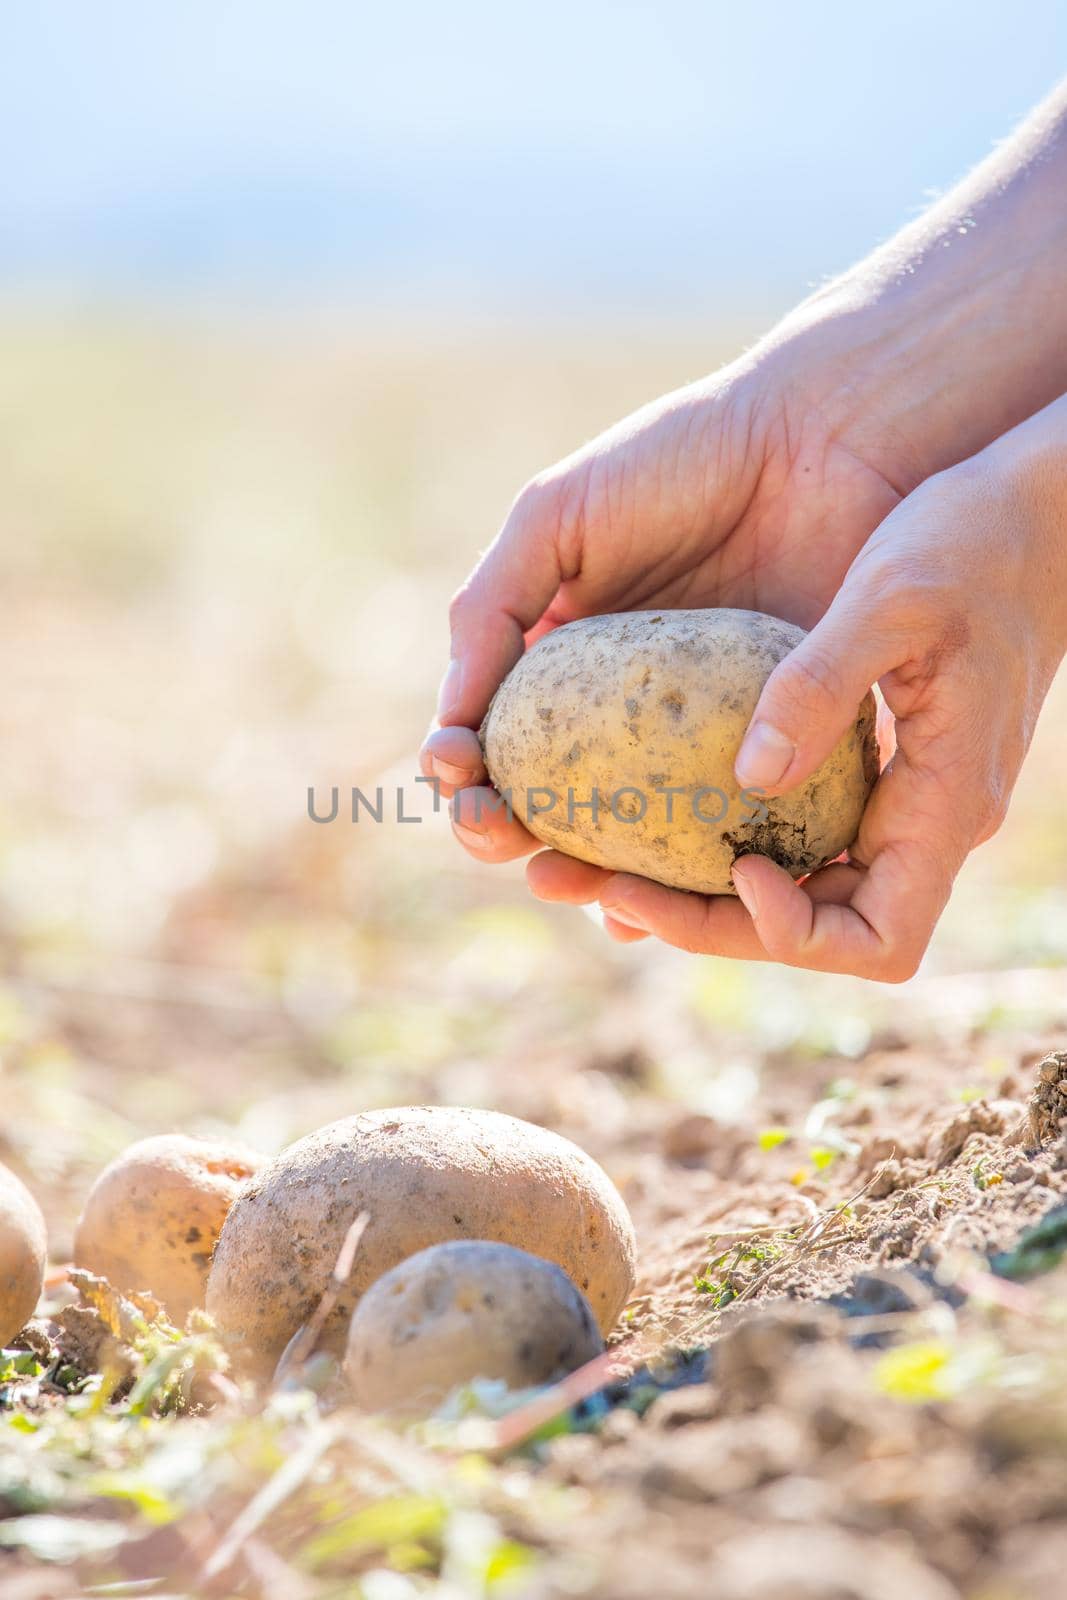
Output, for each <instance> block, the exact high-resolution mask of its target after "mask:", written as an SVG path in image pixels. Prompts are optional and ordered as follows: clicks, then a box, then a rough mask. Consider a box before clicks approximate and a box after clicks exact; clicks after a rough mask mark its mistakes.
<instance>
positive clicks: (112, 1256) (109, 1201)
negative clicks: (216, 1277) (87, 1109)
mask: <svg viewBox="0 0 1067 1600" xmlns="http://www.w3.org/2000/svg"><path fill="white" fill-rule="evenodd" d="M262 1160H263V1158H262V1157H261V1156H259V1155H257V1154H256V1152H255V1151H253V1150H248V1149H246V1148H245V1147H244V1146H243V1145H240V1144H236V1143H234V1144H231V1143H229V1142H228V1141H223V1140H214V1139H193V1138H189V1137H187V1136H186V1135H185V1134H180V1133H164V1134H158V1135H157V1136H156V1137H154V1138H151V1139H141V1140H139V1141H138V1142H137V1143H136V1144H131V1145H130V1147H129V1149H127V1150H124V1151H123V1152H122V1154H121V1155H120V1156H117V1157H116V1159H115V1160H114V1161H112V1163H111V1165H110V1166H108V1167H105V1168H104V1171H103V1172H102V1173H101V1174H100V1176H99V1178H97V1180H96V1182H95V1183H94V1184H93V1187H92V1189H91V1190H90V1191H89V1196H88V1198H87V1200H86V1202H85V1208H84V1210H83V1211H82V1214H81V1217H80V1219H79V1221H78V1228H77V1232H76V1233H75V1236H74V1261H75V1264H76V1265H77V1266H79V1267H87V1268H88V1269H89V1271H90V1272H95V1273H97V1274H98V1275H99V1276H101V1277H104V1278H107V1279H108V1280H109V1281H110V1282H111V1283H112V1284H114V1286H115V1287H116V1288H117V1289H124V1290H127V1291H132V1290H138V1289H142V1290H147V1291H148V1292H149V1293H150V1294H152V1295H154V1296H155V1298H156V1299H157V1300H160V1301H161V1302H162V1303H163V1305H164V1306H165V1307H166V1310H167V1313H168V1315H169V1316H170V1318H171V1319H172V1321H174V1322H177V1323H181V1322H183V1321H184V1320H185V1318H186V1316H187V1315H188V1313H189V1312H190V1311H191V1310H192V1309H193V1308H194V1307H195V1306H202V1305H203V1304H204V1290H205V1286H206V1284H207V1274H208V1267H209V1265H210V1262H211V1252H212V1250H213V1249H214V1247H215V1240H216V1239H217V1238H218V1236H219V1231H220V1229H221V1228H222V1224H223V1222H224V1221H225V1218H226V1213H227V1212H228V1211H229V1209H230V1206H231V1205H232V1204H233V1201H234V1198H235V1197H236V1195H237V1194H238V1193H239V1191H240V1189H241V1186H242V1184H243V1183H244V1182H245V1181H246V1179H248V1178H250V1177H251V1175H252V1174H253V1173H254V1172H255V1171H256V1169H257V1167H258V1166H259V1165H260V1163H261V1161H262Z"/></svg>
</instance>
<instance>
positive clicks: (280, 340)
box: [0, 0, 1067, 1259]
mask: <svg viewBox="0 0 1067 1600" xmlns="http://www.w3.org/2000/svg"><path fill="white" fill-rule="evenodd" d="M7 33H8V35H9V38H8V47H7V52H6V53H7V58H8V59H7V63H6V66H5V68H4V72H5V77H6V78H7V79H8V82H7V85H6V89H5V97H4V106H3V109H2V110H0V123H2V124H4V125H5V127H6V131H7V133H8V135H9V137H7V138H6V139H5V144H6V146H7V148H8V151H9V166H10V167H11V169H12V170H11V171H10V172H9V174H8V176H9V177H10V192H9V197H8V198H9V203H8V204H7V205H6V206H5V214H4V217H3V220H2V223H0V526H2V528H3V533H4V537H3V540H2V547H0V576H2V580H3V592H4V595H5V598H6V606H5V611H4V626H3V627H2V629H0V667H2V682H3V693H2V695H0V740H2V749H3V779H2V791H0V940H2V944H3V974H4V975H3V982H2V987H0V1043H2V1056H0V1072H2V1080H0V1081H2V1083H3V1087H4V1091H5V1118H4V1126H3V1129H2V1132H0V1155H2V1156H3V1158H4V1159H5V1160H10V1161H11V1163H12V1165H14V1166H16V1167H18V1168H19V1169H20V1170H21V1171H23V1172H24V1173H28V1174H30V1175H31V1176H32V1181H33V1187H34V1188H35V1190H36V1192H37V1193H38V1196H39V1198H40V1199H41V1201H42V1203H43V1204H44V1206H45V1209H46V1210H47V1211H48V1212H49V1215H50V1221H51V1223H52V1226H53V1245H54V1253H55V1255H56V1256H57V1258H59V1259H62V1258H63V1256H64V1254H65V1252H66V1250H67V1248H68V1246H69V1239H70V1228H71V1224H72V1220H73V1216H74V1214H75V1211H76V1208H77V1204H78V1201H79V1199H80V1197H81V1195H82V1194H83V1193H84V1190H85V1188H86V1187H87V1184H88V1182H89V1179H90V1177H91V1175H92V1174H93V1173H94V1172H95V1171H96V1170H97V1169H98V1168H99V1166H100V1165H101V1164H102V1163H103V1161H104V1160H105V1159H106V1158H107V1157H109V1156H110V1155H111V1154H112V1153H113V1152H114V1150H115V1149H117V1148H118V1147H119V1146H120V1145H122V1144H123V1143H125V1142H126V1141H127V1140H129V1139H130V1138H132V1137H135V1136H136V1135H137V1134H139V1133H141V1132H148V1131H159V1130H163V1129H168V1128H172V1127H180V1128H183V1129H187V1130H189V1131H200V1132H208V1131H211V1130H213V1129H219V1128H222V1127H236V1128H237V1129H238V1130H239V1131H240V1133H241V1134H242V1135H243V1136H244V1137H245V1138H247V1139H248V1140H250V1141H251V1142H253V1143H255V1144H257V1145H260V1146H263V1147H264V1148H268V1149H273V1148H277V1147H278V1146H280V1145H281V1144H282V1143H284V1142H286V1141H287V1140H288V1139H290V1138H291V1137H294V1136H295V1135H297V1134H299V1133H301V1132H303V1131H305V1130H306V1129H307V1128H309V1127H311V1126H314V1125H316V1124H317V1123H320V1122H323V1121H325V1120H327V1119H328V1118H329V1117H331V1116H333V1115H340V1114H343V1113H346V1112H349V1111H352V1110H356V1109H359V1108H360V1107H364V1106H372V1105H381V1104H388V1103H390V1102H393V1101H418V1100H426V1099H432V1100H449V1101H459V1102H468V1103H476V1104H482V1105H487V1106H501V1107H502V1108H504V1109H509V1110H514V1111H518V1112H519V1113H525V1114H528V1115H533V1116H536V1117H538V1118H539V1119H542V1120H545V1121H549V1122H553V1123H554V1124H556V1125H561V1126H565V1127H566V1128H567V1129H568V1131H571V1132H572V1133H574V1134H576V1135H577V1136H578V1137H580V1138H582V1139H583V1140H584V1142H586V1143H587V1144H588V1145H589V1146H590V1148H593V1149H598V1148H599V1149H600V1150H601V1151H603V1150H604V1149H606V1148H607V1147H608V1146H610V1145H612V1144H613V1142H614V1141H616V1139H617V1135H618V1132H619V1130H620V1129H621V1128H623V1127H624V1126H625V1124H626V1120H627V1117H628V1116H629V1114H630V1098H629V1097H630V1094H631V1088H632V1085H633V1083H634V1082H636V1081H638V1080H639V1081H640V1084H641V1086H642V1087H643V1088H644V1089H646V1090H650V1091H651V1092H653V1093H654V1094H656V1095H659V1096H662V1097H666V1098H667V1099H669V1100H670V1101H672V1102H673V1103H676V1104H677V1105H678V1106H679V1108H681V1109H685V1108H692V1109H694V1110H698V1111H707V1112H711V1113H712V1114H714V1115H716V1116H717V1117H720V1118H722V1119H723V1120H725V1121H727V1122H728V1121H729V1120H730V1119H731V1118H732V1117H735V1116H740V1115H742V1114H743V1112H744V1108H745V1105H746V1104H747V1103H748V1102H749V1101H750V1100H751V1098H752V1096H753V1095H754V1094H755V1092H756V1089H757V1087H758V1083H759V1075H760V1072H761V1070H762V1067H763V1064H764V1062H765V1061H766V1060H767V1059H769V1058H771V1057H773V1056H779V1057H780V1056H781V1055H782V1053H783V1052H784V1053H786V1054H787V1055H788V1054H789V1053H793V1054H794V1055H795V1056H805V1055H811V1054H825V1055H827V1056H830V1057H838V1056H840V1057H841V1058H843V1060H845V1061H846V1062H847V1061H849V1060H851V1059H854V1058H856V1057H859V1056H861V1055H862V1053H863V1052H864V1050H865V1049H867V1048H868V1046H869V1045H871V1044H872V1042H874V1043H877V1042H879V1041H882V1042H884V1041H885V1040H887V1039H892V1038H893V1037H894V1036H899V1035H901V1034H911V1033H918V1034H930V1035H931V1036H933V1037H935V1038H939V1037H951V1038H953V1039H959V1038H964V1037H966V1036H967V1035H968V1033H969V1031H970V1030H971V1029H974V1028H979V1027H980V1028H981V1029H982V1030H984V1032H985V1033H988V1032H989V1031H990V1030H993V1031H995V1030H996V1027H997V1026H999V1025H1000V1024H1003V1025H1004V1026H1005V1027H1015V1028H1016V1029H1017V1028H1018V1026H1019V1025H1020V1023H1021V1024H1023V1025H1025V1026H1027V1027H1037V1026H1043V1025H1045V1024H1047V1023H1048V1022H1050V1021H1051V1022H1054V1021H1058V1020H1059V1019H1061V1018H1062V1017H1064V1016H1065V1015H1067V992H1064V990H1063V984H1062V970H1061V969H1062V963H1063V960H1064V956H1065V954H1067V876H1065V868H1067V813H1065V808H1064V805H1063V799H1062V787H1061V786H1062V782H1063V778H1064V772H1065V765H1067V764H1065V758H1064V754H1063V748H1064V741H1063V734H1064V725H1065V718H1067V698H1065V691H1064V688H1063V686H1062V685H1061V686H1060V687H1059V689H1058V690H1057V692H1056V694H1055V695H1054V697H1053V700H1052V702H1050V705H1049V707H1048V709H1047V711H1046V714H1045V718H1044V721H1043V724H1042V727H1041V730H1040V735H1039V739H1038V744H1037V747H1036V748H1035V750H1034V752H1033V754H1032V756H1031V758H1030V762H1029V765H1028V767H1027V770H1026V773H1025V777H1024V780H1023V783H1022V786H1021V788H1020V791H1019V794H1018V796H1017V799H1016V802H1015V805H1014V808H1013V811H1012V814H1011V818H1010V821H1009V823H1008V825H1007V826H1006V828H1005V829H1004V830H1003V832H1002V833H1001V835H1000V836H999V837H998V838H997V839H996V840H995V841H994V842H993V843H992V844H990V845H988V846H986V847H985V848H983V849H982V850H981V851H980V852H979V853H978V854H977V855H976V856H975V857H974V858H973V860H972V862H971V863H970V865H969V866H968V868H967V870H966V872H965V874H964V876H963V878H962V880H961V882H960V885H959V889H958V891H957V894H956V897H955V899H954V901H953V904H952V906H951V909H950V911H949V913H948V915H947V916H946V918H945V920H944V923H943V925H942V928H941V930H940V932H939V934H938V937H937V940H936V943H935V945H934V948H933V949H932V951H931V953H930V956H929V959H928V962H927V966H926V970H925V971H924V973H923V974H921V975H920V976H919V977H918V978H917V979H916V980H914V981H913V982H912V983H911V984H909V985H908V986H906V988H905V989H904V990H902V991H901V990H883V989H878V988H875V987H871V986H864V985H862V984H859V983H856V982H852V981H849V980H845V979H836V978H816V977H811V976H804V975H797V974H791V973H788V972H781V971H777V970H773V969H770V968H762V967H743V966H740V965H737V964H733V963H726V962H711V961H694V960H692V959H690V958H686V957H683V956H680V955H675V954H673V953H671V952H668V951H664V950H656V949H653V948H651V947H650V946H648V945H640V946H637V947H634V948H632V949H621V948H618V947H615V946H613V945H611V944H610V943H609V942H608V941H607V940H606V939H605V938H604V937H603V936H602V934H601V933H600V931H599V929H598V928H597V926H596V925H595V922H594V920H593V919H592V918H590V917H586V916H583V915H582V914H581V913H576V912H573V911H567V910H565V909H562V908H546V907H541V906H538V905H537V904H535V903H534V902H533V901H531V900H530V899H528V898H527V897H526V895H525V892H524V888H523V883H522V869H521V865H520V866H516V867H512V868H507V869H500V870H496V871H492V870H488V869H480V868H478V867H476V866H473V865H470V864H469V863H468V862H467V861H466V860H465V858H464V857H462V855H461V853H460V852H459V851H458V849H456V848H455V847H453V845H452V843H451V840H450V837H449V835H448V830H447V825H446V822H445V819H444V818H443V817H437V818H434V817H432V816H430V815H428V814H427V815H425V816H424V820H423V821H422V822H421V823H419V824H418V825H415V826H399V825H397V824H395V823H392V824H389V823H385V824H383V825H381V826H372V825H370V824H369V823H368V822H367V821H366V819H365V818H364V820H363V821H362V822H361V823H360V824H359V825H358V826H352V825H350V824H347V823H346V822H345V821H344V820H343V818H344V801H343V798H342V818H341V820H339V821H338V822H336V823H335V824H333V825H332V826H330V827H316V826H314V825H313V824H311V823H310V822H309V821H308V820H307V816H306V811H305V803H306V792H307V788H308V786H309V785H312V784H313V785H316V786H317V788H318V792H319V793H320V795H328V791H329V788H330V787H331V786H332V785H334V784H336V785H339V786H340V787H341V790H342V797H343V796H344V794H345V792H346V791H347V789H348V787H349V786H351V785H353V784H358V785H360V786H362V787H363V788H364V789H365V790H366V791H368V792H369V791H372V790H373V789H374V787H375V786H376V785H377V784H379V783H384V784H386V785H387V786H393V785H395V784H397V783H404V784H406V785H407V786H408V789H409V791H410V789H411V779H412V778H413V776H414V773H415V770H416V768H415V763H414V751H415V749H416V747H417V745H418V742H419V739H420V737H421V734H422V732H423V730H424V727H425V725H426V722H427V720H428V718H429V715H430V712H431V708H432V705H433V700H434V694H435V689H436V682H437V678H438V675H439V673H440V670H441V667H442V664H443V662H444V660H445V657H446V654H447V636H446V626H445V603H446V601H447V597H448V595H449V593H450V592H451V590H452V589H453V588H454V587H455V586H456V585H457V584H458V582H459V581H460V580H461V578H462V577H463V575H464V573H465V572H466V570H467V568H468V567H469V565H470V563H471V561H472V559H473V557H474V555H475V553H476V552H477V550H478V549H479V548H480V547H482V546H484V544H485V543H486V542H487V541H488V540H489V538H491V536H492V534H493V532H494V531H495V529H496V527H497V526H498V524H499V522H500V520H501V518H502V516H503V515H504V513H505V512H506V509H507V506H508V504H509V502H510V500H511V498H512V496H513V494H514V493H515V491H516V490H517V489H518V488H519V487H520V486H521V484H522V482H523V481H524V480H525V478H526V477H528V476H529V475H530V474H531V473H532V472H535V471H536V470H538V469H539V468H540V467H542V466H544V465H545V464H546V463H548V462H549V461H551V460H553V459H554V458H556V457H557V456H559V455H561V454H563V453H566V452H568V451H569V450H571V449H572V448H574V447H575V446H576V445H577V444H578V443H579V442H581V441H582V440H583V439H585V438H587V437H588V436H589V435H591V434H592V433H594V432H595V431H597V430H598V429H600V428H601V427H603V426H605V425H607V424H608V423H610V422H611V421H613V420H614V419H615V418H616V417H618V416H619V415H621V414H622V413H624V412H625V411H627V410H628V409H630V408H632V407H634V406H636V405H638V404H640V403H641V402H643V401H645V400H646V399H648V398H650V397H652V396H653V395H655V394H657V393H659V392H660V391H662V390H663V389H665V388H667V387H671V386H674V385H676V384H678V383H680V382H683V381H686V380H688V379H690V378H693V377H695V376H697V375H699V374H700V373H702V372H703V371H706V370H707V369H709V368H710V367H711V366H713V365H715V364H717V363H718V362H719V361H721V360H723V359H726V358H728V357H730V356H731V355H733V354H735V353H736V352H737V351H738V350H739V349H740V348H742V347H743V345H744V344H745V343H746V341H748V340H750V339H751V338H753V337H754V336H755V335H756V334H757V333H758V332H759V331H760V329H761V328H762V327H764V326H766V324H767V322H768V321H769V320H770V319H771V318H772V317H773V315H774V314H775V313H776V312H777V311H779V310H781V309H784V308H785V307H787V306H788V305H789V304H790V303H791V302H792V301H793V300H795V299H796V298H797V297H799V296H800V295H801V294H803V293H804V292H806V290H807V288H808V287H810V286H811V285H812V284H813V283H814V282H817V281H818V280H819V279H820V278H822V277H823V276H824V275H825V274H827V273H829V272H832V271H834V270H836V269H838V268H840V267H843V266H844V265H846V264H847V263H848V262H849V260H851V259H852V258H853V257H854V256H855V255H857V254H858V253H860V252H861V251H862V250H864V249H865V248H867V247H868V246H869V245H870V244H872V243H874V242H875V240H876V239H878V238H880V237H884V236H885V235H886V234H888V233H889V232H890V231H891V230H892V229H893V228H894V227H895V226H896V225H897V224H899V223H900V222H901V221H903V220H904V219H905V218H906V217H907V216H909V215H912V214H914V212H915V210H916V209H918V208H919V207H920V206H921V204H922V203H923V199H924V195H925V193H926V192H927V191H928V190H930V189H933V188H937V187H940V186H944V185H945V184H947V183H949V182H951V181H952V179H953V178H955V177H956V176H957V175H958V174H959V173H960V172H961V171H962V170H964V169H965V167H966V166H967V164H968V163H969V162H970V161H971V160H972V159H974V158H977V157H979V156H980V155H981V154H982V153H983V152H984V151H985V150H986V149H987V148H988V147H989V145H990V143H991V142H992V141H993V140H994V139H995V138H996V137H998V136H1001V135H1003V134H1004V133H1005V132H1007V131H1008V129H1009V128H1010V127H1011V125H1012V123H1013V121H1014V120H1015V119H1016V118H1017V117H1018V116H1019V115H1021V114H1022V113H1023V112H1024V111H1025V110H1026V108H1027V107H1028V106H1029V105H1030V104H1031V103H1032V102H1033V101H1034V100H1035V99H1036V98H1038V96H1039V95H1040V94H1041V93H1042V92H1044V90H1045V89H1046V88H1047V87H1048V86H1049V85H1050V83H1051V81H1053V79H1054V77H1055V75H1056V63H1057V61H1059V62H1060V63H1063V62H1065V61H1067V20H1065V19H1064V17H1063V15H1062V13H1061V12H1060V11H1059V8H1057V7H1056V6H1055V5H1054V4H1052V3H1051V0H1049V3H1045V0H1040V3H1036V4H1034V5H1033V6H1031V7H1029V8H1027V13H1026V16H1025V18H1024V19H1020V18H1019V16H1018V14H1017V13H1016V12H1015V11H1014V10H1013V9H1012V8H1009V7H1007V6H1006V5H997V4H977V5H976V4H967V5H965V4H963V3H962V0H953V3H950V4H945V5H942V6H938V7H936V8H928V7H925V6H922V5H920V4H918V3H907V4H902V5H897V6H894V7H892V8H889V7H884V8H883V7H878V8H874V9H871V8H864V9H863V10H862V11H861V12H860V13H855V14H854V13H853V11H852V10H851V9H850V8H848V7H846V6H844V5H843V4H838V3H836V0H835V3H833V4H827V5H824V6H820V7H818V8H816V10H815V11H814V12H812V13H809V12H795V11H793V10H792V9H790V10H787V9H786V8H785V7H771V8H767V9H765V10H761V11H760V14H759V15H756V14H755V11H754V9H753V8H737V7H727V6H725V5H707V6H695V5H688V4H686V5H680V6H677V7H674V8H669V9H668V11H667V12H664V11H663V10H662V9H661V8H655V7H651V6H641V5H635V6H629V5H628V6H624V7H608V6H606V5H603V4H596V5H593V6H590V7H586V8H581V9H580V11H579V12H578V14H574V13H573V12H569V11H567V10H565V8H563V7H562V6H560V5H556V4H553V5H548V6H546V7H541V8H539V9H538V12H537V16H536V19H533V18H532V17H528V18H525V19H521V18H520V17H519V16H518V15H517V14H510V13H509V14H506V15H505V14H501V13H499V12H498V11H495V10H493V9H492V8H490V7H488V6H487V5H474V4H469V5H461V6H460V7H459V8H458V10H454V9H450V10H449V11H448V13H447V14H446V13H443V12H442V13H439V12H438V11H437V10H436V8H433V7H430V6H428V5H425V4H413V5H408V6H401V7H399V8H396V9H395V10H393V11H391V12H389V13H388V14H386V13H385V12H384V11H381V12H378V11H375V12H371V11H370V10H366V11H364V10H363V9H362V8H355V9H350V8H346V7H341V6H340V5H321V4H320V5H313V6H311V7H308V8H303V9H302V10H301V11H300V13H299V14H298V13H296V12H294V11H291V10H289V9H288V8H280V7H276V6H257V7H252V6H251V5H249V4H239V5H230V6H227V7H225V8H223V9H222V10H221V11H219V12H216V11H215V10H212V9H211V8H208V7H206V6H202V5H193V6H188V7H183V8H181V11H180V12H179V13H175V14H173V15H170V16H167V17H158V16H157V17H150V16H147V15H145V14H143V13H141V12H140V11H139V10H137V9H136V8H133V7H131V6H129V5H128V4H105V5H102V6H100V7H97V8H94V11H93V15H92V17H91V18H89V17H88V15H86V16H85V17H82V18H72V17H71V15H70V13H69V12H67V11H66V10H65V9H64V10H62V11H61V9H60V8H58V7H55V6H47V5H46V6H44V7H42V8H37V9H35V10H34V12H33V13H32V15H31V14H30V13H24V14H23V15H21V16H20V17H18V18H12V19H9V23H8V28H7ZM16 152H17V157H16V154H15V153H16ZM425 809H426V808H425V806H423V807H422V810H423V811H424V812H425ZM577 1068H582V1069H585V1070H584V1071H581V1072H579V1071H576V1069H577ZM993 1070H995V1064H994V1069H993Z"/></svg>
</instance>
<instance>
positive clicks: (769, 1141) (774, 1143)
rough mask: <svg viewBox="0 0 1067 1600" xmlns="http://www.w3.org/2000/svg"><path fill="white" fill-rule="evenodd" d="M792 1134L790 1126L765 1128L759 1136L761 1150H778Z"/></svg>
mask: <svg viewBox="0 0 1067 1600" xmlns="http://www.w3.org/2000/svg"><path fill="white" fill-rule="evenodd" d="M790 1136H791V1135H790V1131H789V1129H788V1128H764V1130H763V1132H762V1133H761V1134H760V1136H759V1147H760V1149H761V1150H777V1148H778V1146H779V1145H780V1144H785V1141H786V1140H787V1139H788V1138H790Z"/></svg>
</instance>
